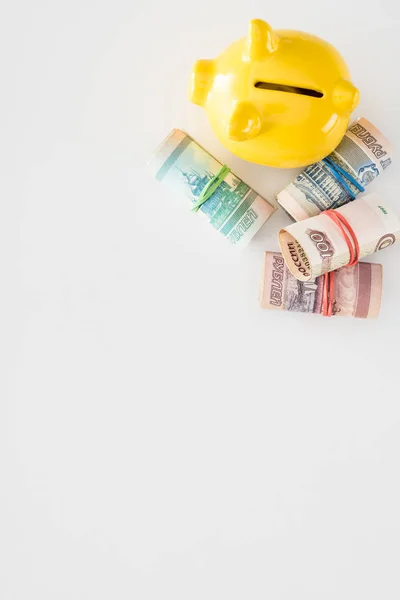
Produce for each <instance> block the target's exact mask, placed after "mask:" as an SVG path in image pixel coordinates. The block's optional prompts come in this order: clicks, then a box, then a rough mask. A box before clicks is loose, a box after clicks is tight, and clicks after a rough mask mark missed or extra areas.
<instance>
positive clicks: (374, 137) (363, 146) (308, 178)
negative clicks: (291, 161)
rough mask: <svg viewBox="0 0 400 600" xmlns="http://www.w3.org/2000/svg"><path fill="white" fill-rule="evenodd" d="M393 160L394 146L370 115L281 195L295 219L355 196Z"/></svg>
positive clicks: (279, 198)
mask: <svg viewBox="0 0 400 600" xmlns="http://www.w3.org/2000/svg"><path fill="white" fill-rule="evenodd" d="M391 162H392V147H391V145H390V143H389V142H388V140H387V139H386V138H385V137H384V136H383V135H382V133H381V132H380V131H379V130H378V129H377V128H376V127H374V125H372V123H370V122H369V121H367V119H365V118H361V119H358V120H357V121H355V122H354V123H352V125H350V127H349V129H348V130H347V132H346V134H345V136H344V138H343V139H342V141H341V142H340V144H339V146H338V147H337V148H336V149H335V150H334V151H333V152H332V153H331V154H330V155H329V156H327V157H326V158H325V159H324V160H321V161H319V162H317V163H315V164H313V165H310V166H309V167H307V168H306V169H304V171H302V172H301V173H300V175H298V177H296V179H295V180H294V181H292V183H290V184H289V185H288V186H287V187H286V188H285V189H284V190H282V191H281V192H280V193H279V194H278V195H277V200H278V203H279V204H280V205H281V207H282V208H283V209H284V210H285V211H286V212H287V213H289V215H290V216H291V217H293V219H294V220H295V221H302V220H303V219H308V218H310V217H315V216H316V215H319V213H320V212H321V211H324V210H328V209H330V208H332V209H335V208H339V207H340V206H343V205H344V204H347V202H350V201H351V200H354V198H355V197H356V196H358V194H360V193H361V192H362V191H363V189H365V188H366V187H367V186H368V185H369V184H370V183H371V181H373V180H374V179H375V178H376V177H378V176H379V175H380V174H381V173H383V171H385V170H386V169H387V168H388V167H389V166H390V164H391Z"/></svg>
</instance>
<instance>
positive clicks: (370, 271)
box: [260, 252, 382, 319]
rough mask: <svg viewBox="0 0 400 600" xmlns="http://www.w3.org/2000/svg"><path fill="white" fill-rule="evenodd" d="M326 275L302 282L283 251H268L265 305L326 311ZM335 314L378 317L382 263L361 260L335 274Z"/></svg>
mask: <svg viewBox="0 0 400 600" xmlns="http://www.w3.org/2000/svg"><path fill="white" fill-rule="evenodd" d="M324 285H326V282H325V281H324V277H316V278H313V279H310V280H309V281H299V280H298V279H296V277H294V276H293V275H292V274H291V272H290V271H289V269H288V268H287V266H286V264H285V261H284V260H283V257H282V254H279V253H278V252H265V255H264V265H263V273H262V278H261V289H260V305H261V308H268V309H274V310H290V311H296V312H307V313H314V314H322V313H323V308H322V307H323V294H324ZM334 290H335V291H334V299H333V315H335V316H340V317H358V318H362V319H371V318H375V317H377V316H378V313H379V309H380V305H381V296H382V266H381V265H377V264H371V263H358V264H356V265H354V266H352V267H342V268H341V269H338V271H336V274H335V288H334Z"/></svg>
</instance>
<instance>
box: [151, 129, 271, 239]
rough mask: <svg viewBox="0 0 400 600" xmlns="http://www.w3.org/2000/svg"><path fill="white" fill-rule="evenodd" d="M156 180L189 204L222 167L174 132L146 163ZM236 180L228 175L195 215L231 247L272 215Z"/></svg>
mask: <svg viewBox="0 0 400 600" xmlns="http://www.w3.org/2000/svg"><path fill="white" fill-rule="evenodd" d="M149 164H150V168H151V169H152V172H153V174H154V175H155V177H156V179H158V180H159V181H162V182H163V183H165V184H166V185H168V186H169V187H170V188H172V189H173V190H174V191H176V192H178V193H181V194H184V195H185V196H186V197H187V198H188V199H189V200H190V201H191V202H192V204H195V203H196V201H197V200H198V198H199V196H200V194H201V192H202V190H203V189H204V187H205V186H206V185H207V184H208V183H209V182H210V181H211V180H212V179H213V178H214V177H215V176H216V175H217V174H218V172H219V171H220V169H221V167H222V164H221V163H220V162H219V161H218V160H216V159H215V158H214V157H213V156H211V154H209V153H208V152H207V151H206V150H204V148H202V147H201V146H199V144H197V143H196V142H195V141H194V140H193V139H192V138H191V137H190V136H189V135H187V133H185V132H183V131H181V130H180V129H174V130H173V131H172V132H171V133H170V134H169V136H168V137H167V138H166V139H165V140H164V142H162V144H161V145H160V146H159V148H158V149H157V151H156V153H155V155H154V156H153V158H152V159H151V161H150V163H149ZM275 210H276V209H275V207H274V206H272V205H271V204H269V202H267V201H266V200H264V198H262V197H261V196H259V195H258V194H257V192H255V191H254V190H253V189H251V187H250V186H248V185H247V184H246V183H244V182H243V181H242V180H241V179H240V178H239V177H237V176H236V175H233V173H230V172H229V173H228V174H227V175H226V176H225V177H224V179H223V181H222V182H221V183H220V185H218V187H217V189H216V190H215V192H214V193H213V194H212V195H211V197H210V198H209V199H208V200H207V201H206V202H204V204H202V205H201V207H200V210H199V212H201V213H202V214H203V215H204V216H206V217H207V218H208V220H209V221H210V223H211V225H212V226H213V227H214V228H215V229H217V230H218V231H219V232H220V233H222V235H224V236H225V237H226V238H227V239H228V240H229V241H230V242H231V243H232V244H236V245H237V246H239V247H244V246H246V245H247V244H248V242H249V241H250V240H251V239H252V237H254V235H255V234H256V233H257V231H258V230H259V229H260V227H261V226H262V225H263V224H264V223H265V221H266V220H267V219H268V218H269V217H270V216H271V215H272V213H273V212H274V211H275Z"/></svg>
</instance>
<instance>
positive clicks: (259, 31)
mask: <svg viewBox="0 0 400 600" xmlns="http://www.w3.org/2000/svg"><path fill="white" fill-rule="evenodd" d="M278 45H279V37H278V36H277V35H276V33H275V32H274V31H273V29H272V27H271V26H270V25H268V23H266V22H265V21H261V19H253V20H252V21H250V25H249V33H248V35H247V38H246V49H245V51H244V54H243V60H263V59H264V58H267V57H268V56H269V55H270V54H271V52H275V50H277V48H278Z"/></svg>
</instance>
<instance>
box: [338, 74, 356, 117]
mask: <svg viewBox="0 0 400 600" xmlns="http://www.w3.org/2000/svg"><path fill="white" fill-rule="evenodd" d="M332 99H333V103H334V105H335V107H336V110H337V111H338V113H339V114H341V115H349V114H350V113H352V112H353V110H354V109H355V107H356V106H357V104H358V103H359V101H360V92H359V91H358V89H357V88H356V87H354V85H353V84H352V83H350V81H346V79H341V80H340V81H339V82H338V83H337V84H336V85H335V87H334V89H333V96H332Z"/></svg>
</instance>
